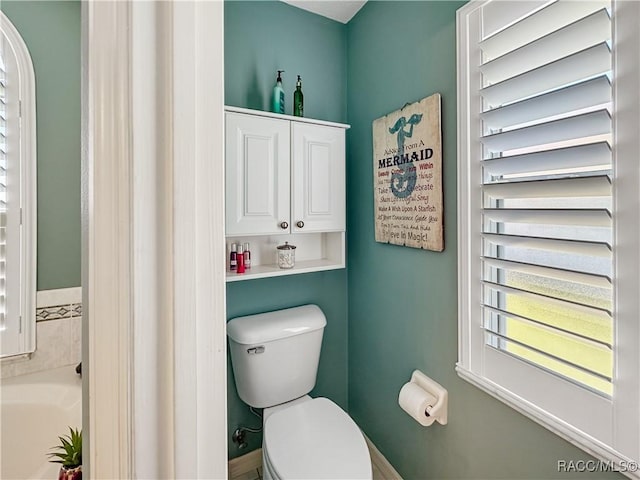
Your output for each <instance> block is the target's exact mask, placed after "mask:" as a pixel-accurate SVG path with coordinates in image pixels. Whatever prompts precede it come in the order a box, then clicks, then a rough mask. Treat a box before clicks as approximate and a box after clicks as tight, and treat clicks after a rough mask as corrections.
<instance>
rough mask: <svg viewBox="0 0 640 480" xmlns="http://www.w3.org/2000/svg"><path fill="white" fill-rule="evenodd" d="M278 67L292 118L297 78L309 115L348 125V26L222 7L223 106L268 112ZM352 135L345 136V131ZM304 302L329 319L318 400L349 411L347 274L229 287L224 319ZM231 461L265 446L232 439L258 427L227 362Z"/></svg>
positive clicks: (275, 9) (268, 5)
mask: <svg viewBox="0 0 640 480" xmlns="http://www.w3.org/2000/svg"><path fill="white" fill-rule="evenodd" d="M276 69H284V70H286V73H285V76H284V89H285V92H286V113H288V114H291V104H292V99H293V91H294V89H295V81H294V79H295V76H294V75H297V74H300V75H302V79H303V92H304V95H305V115H306V116H308V117H312V118H320V119H325V120H333V121H337V122H344V121H345V120H346V90H347V89H346V82H345V78H346V26H345V25H342V24H340V23H337V22H333V21H331V20H327V19H326V18H323V17H319V16H317V15H313V14H310V13H308V12H305V11H303V10H300V9H297V8H294V7H291V6H289V5H286V4H284V3H281V2H272V1H269V2H244V1H242V2H237V1H231V2H229V1H228V2H225V102H226V104H227V105H233V106H238V107H246V108H253V109H257V110H268V109H269V105H270V102H271V90H272V88H273V86H274V83H275V71H276ZM347 136H348V134H347ZM307 303H315V304H317V305H319V306H320V308H321V309H322V310H323V311H324V313H325V315H326V316H327V327H326V328H325V331H324V339H323V343H322V354H321V359H320V367H319V371H318V381H317V383H316V388H315V389H314V391H313V392H312V395H314V396H325V397H328V398H331V399H332V400H333V401H335V402H336V403H338V404H339V405H341V406H342V407H343V408H345V409H346V408H347V276H346V272H345V270H335V271H329V272H319V273H312V274H303V275H293V276H289V277H280V278H270V279H262V280H248V281H243V282H234V283H229V284H227V317H228V318H234V317H237V316H241V315H250V314H253V313H260V312H265V311H270V310H277V309H281V308H287V307H294V306H298V305H304V304H307ZM228 373H229V381H228V388H227V396H228V418H229V420H228V425H229V457H230V458H233V457H236V456H238V455H242V454H244V453H246V452H248V451H251V450H254V449H256V448H258V447H260V445H261V443H262V436H261V435H259V434H249V435H248V436H247V440H248V447H247V448H246V449H243V450H239V449H238V448H237V447H236V446H235V444H233V443H232V442H231V434H232V433H233V431H234V430H235V428H236V427H237V426H238V425H243V426H254V427H255V426H260V419H258V418H257V417H255V416H253V415H252V414H251V413H250V412H249V409H248V407H247V406H246V405H245V404H244V403H243V402H242V400H240V398H239V397H238V395H237V393H236V388H235V383H234V378H233V372H232V370H231V360H230V359H229V372H228Z"/></svg>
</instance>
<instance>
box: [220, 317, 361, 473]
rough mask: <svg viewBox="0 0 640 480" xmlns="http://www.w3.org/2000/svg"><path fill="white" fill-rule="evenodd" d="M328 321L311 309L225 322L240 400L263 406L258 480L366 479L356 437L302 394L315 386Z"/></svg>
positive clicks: (347, 421) (325, 404) (322, 404)
mask: <svg viewBox="0 0 640 480" xmlns="http://www.w3.org/2000/svg"><path fill="white" fill-rule="evenodd" d="M326 324H327V320H326V318H325V316H324V314H323V313H322V310H320V308H319V307H318V306H316V305H305V306H302V307H296V308H289V309H286V310H279V311H275V312H269V313H261V314H258V315H249V316H246V317H238V318H234V319H233V320H231V321H229V323H228V324H227V334H228V336H229V345H230V348H231V363H232V364H233V373H234V376H235V379H236V388H237V389H238V394H239V395H240V398H241V399H242V400H243V401H244V402H245V403H247V404H248V405H251V406H252V407H256V408H264V415H263V426H264V435H263V442H262V460H263V472H264V478H265V479H267V480H271V479H274V480H275V479H283V480H287V479H342V480H350V479H371V478H372V473H371V459H370V457H369V450H368V449H367V444H366V442H365V440H364V436H363V435H362V432H361V431H360V429H359V428H358V426H357V425H356V424H355V423H354V421H353V420H352V419H351V418H350V417H349V415H347V414H346V413H345V412H344V410H342V409H341V408H340V407H339V406H338V405H336V404H335V403H333V402H332V401H331V400H329V399H327V398H311V397H309V396H308V395H307V394H308V393H309V392H310V391H311V389H312V388H313V387H314V385H315V383H316V374H317V371H318V361H319V359H320V346H321V344H322V333H323V331H324V327H325V325H326Z"/></svg>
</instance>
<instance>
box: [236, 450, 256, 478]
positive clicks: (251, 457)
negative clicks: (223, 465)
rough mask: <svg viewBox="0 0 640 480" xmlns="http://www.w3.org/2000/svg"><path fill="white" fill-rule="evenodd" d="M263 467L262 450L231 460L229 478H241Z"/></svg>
mask: <svg viewBox="0 0 640 480" xmlns="http://www.w3.org/2000/svg"><path fill="white" fill-rule="evenodd" d="M260 467H262V448H259V449H257V450H254V451H253V452H249V453H246V454H244V455H242V456H241V457H236V458H234V459H232V460H229V474H228V475H229V478H236V477H240V476H242V475H244V474H246V473H249V472H254V471H255V470H256V468H260Z"/></svg>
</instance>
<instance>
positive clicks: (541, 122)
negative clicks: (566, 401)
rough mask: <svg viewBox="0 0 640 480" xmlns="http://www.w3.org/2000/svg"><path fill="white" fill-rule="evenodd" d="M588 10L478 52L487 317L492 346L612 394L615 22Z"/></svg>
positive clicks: (522, 29)
mask: <svg viewBox="0 0 640 480" xmlns="http://www.w3.org/2000/svg"><path fill="white" fill-rule="evenodd" d="M586 6H588V7H590V8H584V7H585V5H584V4H583V5H581V12H580V15H583V16H582V17H578V18H575V16H574V15H566V16H565V18H564V19H563V18H562V16H561V15H562V14H561V12H562V10H565V12H567V13H569V12H571V9H569V10H566V5H565V4H564V3H563V2H556V3H553V4H551V5H548V6H546V7H545V8H543V9H542V10H539V11H537V12H534V13H533V14H531V15H530V16H527V17H525V19H523V20H520V21H519V22H516V23H514V24H512V25H510V26H508V27H506V28H505V29H504V30H502V31H499V32H498V33H495V34H494V35H492V36H491V37H489V38H487V39H486V40H484V41H481V42H480V49H481V51H482V64H481V65H480V67H479V69H480V72H481V75H482V82H483V85H482V88H481V89H480V96H481V98H482V101H483V106H482V113H481V119H482V124H483V130H484V131H483V135H482V137H481V138H480V141H481V143H482V145H483V160H482V165H483V167H482V169H483V179H482V195H483V209H486V210H487V212H486V214H484V212H483V228H482V238H483V250H484V251H483V266H484V268H483V277H482V281H483V289H484V299H483V317H484V329H485V331H486V342H487V345H489V346H491V347H493V348H497V349H500V350H502V351H505V352H508V353H510V354H511V355H514V356H516V357H518V358H520V359H522V360H524V361H526V362H529V363H531V364H534V365H536V366H537V367H539V368H544V369H546V370H549V371H550V372H553V373H555V374H557V375H560V376H563V377H564V378H567V379H570V380H572V381H574V382H576V383H579V384H580V385H582V386H586V387H589V388H592V389H594V390H595V391H597V392H600V393H602V394H606V395H611V394H612V384H611V379H612V374H613V355H612V343H613V321H612V316H611V311H612V306H611V305H612V291H611V276H612V260H613V259H612V251H611V244H612V228H611V227H612V223H611V208H612V203H611V200H612V198H611V178H610V176H611V113H610V110H611V82H610V78H609V77H610V76H611V53H610V49H609V46H608V44H609V43H610V42H611V21H610V16H609V15H610V14H609V11H608V7H609V6H608V5H607V4H606V2H591V3H587V5H586ZM558 10H560V13H558V12H557V11H558ZM591 10H593V11H591ZM541 17H542V18H541ZM547 19H553V20H554V23H553V24H551V25H550V24H549V23H548V22H547ZM501 37H510V38H511V39H514V43H513V44H512V45H511V48H512V49H511V50H506V49H505V47H504V44H505V40H503V39H501ZM496 45H500V47H501V48H499V47H496ZM596 57H597V60H595V58H596ZM550 71H553V72H555V73H554V74H550V73H549V72H550ZM541 78H544V81H540V79H541ZM485 165H486V167H485ZM583 210H584V211H586V212H590V213H594V214H599V215H600V218H601V219H602V224H601V225H599V226H595V225H593V223H592V222H591V221H590V219H589V218H588V217H587V216H583V217H582V219H583V220H585V222H584V223H581V222H576V221H575V217H574V213H580V212H581V211H583ZM531 211H534V212H536V213H541V214H543V215H545V214H546V215H548V217H547V219H545V221H544V222H543V221H541V219H540V218H535V217H532V216H531ZM501 213H504V214H506V216H502V217H499V215H500V214H501ZM566 216H569V217H570V218H566Z"/></svg>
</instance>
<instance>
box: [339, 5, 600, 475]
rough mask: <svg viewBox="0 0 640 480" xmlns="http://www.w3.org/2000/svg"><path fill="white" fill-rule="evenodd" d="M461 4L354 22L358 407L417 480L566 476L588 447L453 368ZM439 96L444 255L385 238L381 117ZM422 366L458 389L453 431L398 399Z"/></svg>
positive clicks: (354, 362) (353, 349) (351, 104)
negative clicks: (566, 467)
mask: <svg viewBox="0 0 640 480" xmlns="http://www.w3.org/2000/svg"><path fill="white" fill-rule="evenodd" d="M461 4H462V3H460V2H453V1H444V2H369V3H367V5H365V7H364V8H363V9H362V11H361V12H360V13H359V14H358V15H357V16H356V17H355V18H354V19H353V20H352V21H351V22H350V23H349V25H348V40H347V44H348V56H347V61H348V74H347V78H348V89H347V98H348V122H349V123H350V124H351V125H352V129H351V131H350V134H349V139H348V154H347V158H348V170H347V176H348V181H347V191H348V196H347V204H348V226H347V231H348V233H349V235H348V238H349V243H348V250H349V257H348V277H349V278H348V286H349V298H348V305H349V412H350V414H351V415H352V417H353V418H354V419H355V420H356V422H357V423H358V424H359V425H360V427H361V428H362V429H363V430H364V431H365V433H366V434H367V435H368V436H369V437H370V438H371V440H372V441H373V442H374V443H375V444H376V445H377V447H378V448H379V449H380V450H381V451H382V453H383V454H384V455H385V456H386V457H387V459H388V460H389V461H390V462H391V463H392V464H393V465H394V466H395V468H396V469H397V470H398V472H399V473H400V474H401V475H402V477H403V478H405V479H407V480H411V479H425V478H456V479H461V478H473V479H477V478H504V479H515V478H536V479H543V478H544V479H547V478H567V477H568V476H569V477H571V475H568V474H565V473H558V472H557V461H558V460H559V459H566V460H579V459H583V460H584V459H588V458H589V457H588V456H587V455H586V454H585V453H583V452H582V451H581V450H579V449H577V448H575V447H573V446H571V445H570V444H568V443H567V442H565V441H563V440H561V439H560V438H559V437H557V436H555V435H554V434H552V433H551V432H549V431H547V430H546V429H544V428H542V427H540V426H538V425H537V424H535V423H533V422H531V421H530V420H528V419H527V418H525V417H524V416H522V415H520V414H519V413H517V412H515V411H514V410H512V409H511V408H509V407H507V406H505V405H503V404H502V403H501V402H499V401H497V400H495V399H493V398H492V397H489V396H488V395H486V394H484V393H483V392H481V391H480V390H478V389H477V388H475V387H473V386H471V385H470V384H468V383H466V382H464V381H463V380H461V379H460V378H459V377H458V376H457V375H456V373H455V371H454V366H455V363H456V360H457V296H456V289H457V286H456V285H457V284H456V282H457V277H456V275H457V253H456V241H457V239H456V65H455V61H456V51H455V45H456V38H455V12H456V9H457V8H459V6H460V5H461ZM434 92H440V93H441V94H442V129H443V167H444V173H443V175H444V211H445V219H444V232H445V250H444V252H443V253H435V252H428V251H421V250H416V249H412V248H404V247H399V246H392V245H385V244H380V243H376V242H375V241H374V224H373V218H374V212H373V192H372V183H373V179H372V137H371V123H372V121H373V120H375V119H376V118H378V117H380V116H382V115H385V114H387V113H390V112H392V111H394V110H396V109H397V108H400V107H402V106H403V105H404V104H405V102H413V101H416V100H419V99H421V98H423V97H426V96H428V95H430V94H432V93H434ZM416 368H418V369H420V370H422V371H423V372H425V373H426V374H427V375H429V376H431V377H433V378H434V379H435V380H436V381H438V382H439V383H441V384H442V385H444V386H445V387H446V388H447V389H448V390H449V423H448V425H447V426H445V427H443V426H440V425H435V426H432V427H429V428H424V427H421V426H420V425H419V424H418V423H416V422H415V421H414V420H412V419H411V418H410V417H409V416H408V415H407V414H405V413H404V411H402V410H401V409H400V407H399V406H398V403H397V398H398V392H399V391H400V388H401V387H402V385H403V384H404V383H405V382H406V381H408V380H409V377H410V376H411V372H412V371H413V369H416ZM550 394H552V393H551V392H550ZM582 475H583V477H584V474H582ZM576 476H579V475H576ZM603 477H604V475H603V474H599V473H598V474H594V475H593V476H592V477H591V478H603ZM574 478H575V477H574Z"/></svg>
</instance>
